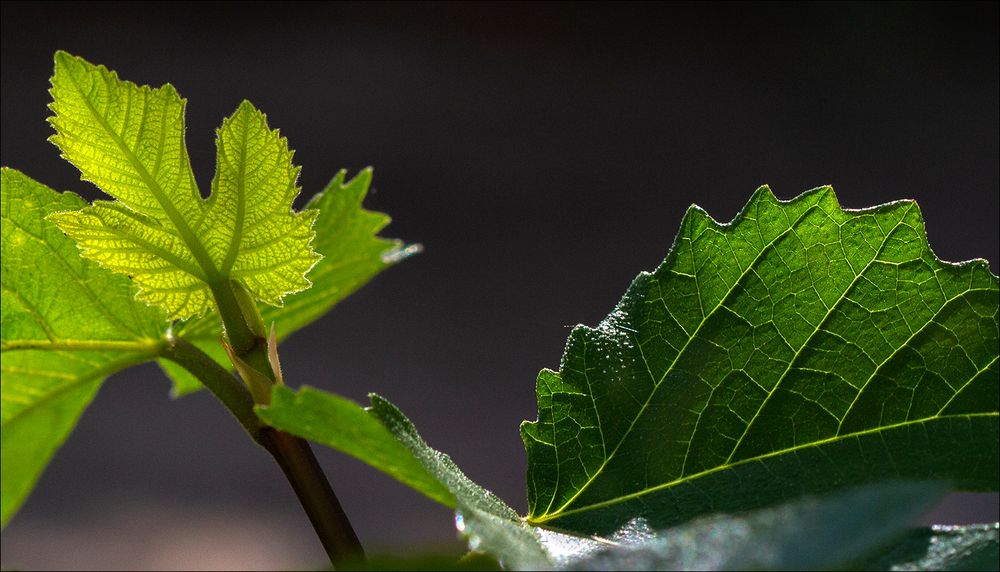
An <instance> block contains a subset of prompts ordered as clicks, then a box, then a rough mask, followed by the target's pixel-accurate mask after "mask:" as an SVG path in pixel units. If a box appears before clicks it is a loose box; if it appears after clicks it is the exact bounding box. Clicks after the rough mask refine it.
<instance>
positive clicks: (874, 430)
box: [528, 411, 998, 524]
mask: <svg viewBox="0 0 1000 572" xmlns="http://www.w3.org/2000/svg"><path fill="white" fill-rule="evenodd" d="M979 417H986V418H988V417H998V413H997V412H995V411H991V412H987V413H961V414H955V415H933V416H931V417H924V418H921V419H911V420H907V421H903V422H900V423H895V424H892V425H884V426H882V427H875V428H872V429H864V430H862V431H856V432H854V433H844V434H842V435H834V436H832V437H828V438H826V439H821V440H819V441H813V442H812V443H805V444H802V445H796V446H794V447H788V448H786V449H781V450H778V451H771V452H769V453H764V454H761V455H757V456H755V457H748V458H745V459H740V460H739V461H735V462H733V463H729V464H724V465H719V466H718V467H712V468H710V469H706V470H704V471H701V472H699V473H695V474H693V475H687V476H684V477H680V478H678V479H674V480H673V481H670V482H666V483H661V484H658V485H655V486H652V487H647V488H645V489H642V490H641V491H636V492H634V493H629V494H627V495H622V496H619V497H615V498H613V499H608V500H605V501H601V502H597V503H593V504H589V505H585V506H581V507H577V508H573V509H570V510H563V511H560V512H556V513H551V514H546V515H543V516H540V517H537V518H528V522H530V523H532V524H543V523H546V522H550V521H553V520H556V519H559V518H565V517H567V516H570V515H574V514H580V513H584V512H588V511H592V510H598V509H601V508H606V507H609V506H614V505H617V504H621V503H624V502H627V501H630V500H633V499H637V498H641V497H643V496H645V495H648V494H652V493H655V492H658V491H662V490H665V489H669V488H672V487H676V486H679V485H683V484H687V483H690V482H693V481H695V480H698V479H700V478H703V477H707V476H710V475H712V474H715V473H718V472H721V471H726V470H730V469H734V468H736V467H739V466H741V465H746V464H749V463H755V462H759V461H763V460H766V459H770V458H772V457H777V456H780V455H787V454H789V453H794V452H796V451H801V450H804V449H810V448H813V447H822V446H824V445H829V444H832V443H836V442H838V441H843V440H846V439H852V438H856V437H864V436H866V435H872V434H876V433H881V432H883V431H889V430H892V429H901V428H905V427H908V426H911V425H918V424H922V423H931V422H934V421H943V420H948V419H970V420H971V419H973V418H979Z"/></svg>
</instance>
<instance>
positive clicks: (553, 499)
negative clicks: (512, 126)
mask: <svg viewBox="0 0 1000 572" xmlns="http://www.w3.org/2000/svg"><path fill="white" fill-rule="evenodd" d="M997 302H998V289H997V278H996V276H993V275H992V274H991V273H990V271H989V267H988V266H987V264H986V263H985V261H982V260H978V261H971V262H968V263H963V264H949V263H945V262H942V261H940V260H938V259H937V257H935V256H934V254H933V253H932V252H931V250H930V248H929V247H928V245H927V240H926V235H925V232H924V223H923V219H922V217H921V215H920V211H919V210H918V208H917V206H916V204H915V203H913V202H912V201H899V202H894V203H890V204H886V205H882V206H878V207H874V208H871V209H865V210H860V211H850V210H844V209H842V208H841V207H840V205H839V204H838V203H837V200H836V197H835V196H834V194H833V190H832V189H831V188H829V187H822V188H819V189H815V190H812V191H808V192H806V193H804V194H803V195H801V196H799V197H798V198H796V199H793V200H791V201H788V202H781V201H778V200H777V199H775V198H774V195H773V194H772V193H771V192H770V190H769V189H767V188H761V189H760V190H758V192H757V193H755V194H754V196H753V197H752V198H751V200H750V202H749V203H748V204H747V206H746V207H745V208H744V209H743V211H742V212H741V213H740V214H739V215H737V217H736V218H735V219H734V220H733V222H731V223H729V224H719V223H716V222H715V221H714V220H712V219H711V218H710V217H708V216H707V215H706V214H705V213H704V211H701V210H700V209H697V208H696V207H693V208H692V209H690V210H689V212H688V214H687V216H686V217H685V218H684V221H683V223H682V225H681V230H680V232H679V234H678V236H677V239H676V240H675V242H674V245H673V248H672V250H671V251H670V253H669V254H668V256H667V258H666V260H665V261H664V262H663V264H662V265H660V267H659V268H657V269H656V271H655V272H653V273H642V274H640V275H639V276H638V277H637V278H636V279H635V281H634V282H633V283H632V285H631V286H630V287H629V289H628V291H627V292H626V294H625V296H624V298H622V300H621V302H620V303H619V304H618V306H617V308H615V310H614V311H613V312H612V313H611V314H610V315H609V316H608V317H607V318H606V319H605V320H604V321H603V322H601V324H600V325H599V326H597V327H596V328H588V327H583V326H580V327H578V328H576V329H574V330H573V332H572V333H571V334H570V338H569V341H568V342H567V345H566V351H565V354H564V356H563V360H562V364H561V366H560V371H559V372H558V373H556V372H551V371H543V372H542V373H541V374H540V375H539V377H538V383H537V391H538V421H536V422H533V423H525V424H524V426H523V428H522V433H523V436H524V441H525V446H526V448H527V450H528V465H529V467H528V489H529V495H528V496H529V509H530V513H529V517H530V521H531V522H534V523H538V524H542V523H546V524H548V525H551V526H556V527H559V528H561V529H564V530H572V531H576V532H581V533H599V534H600V533H608V532H610V531H614V530H616V529H617V528H619V527H620V526H622V525H623V524H624V523H626V522H628V521H629V520H631V519H633V518H637V517H642V518H646V519H648V520H649V523H650V525H651V526H653V527H654V528H664V527H668V526H673V525H676V524H678V523H681V522H684V521H686V520H689V519H691V518H693V517H696V516H698V515H701V514H707V513H711V512H717V511H726V512H737V511H744V510H749V509H753V508H756V507H759V506H765V505H768V504H772V503H775V502H780V501H783V500H787V499H789V498H791V497H793V496H796V495H799V494H803V493H820V492H823V491H825V490H829V489H832V488H834V487H840V486H844V485H849V484H861V483H865V482H871V481H877V480H882V479H939V480H945V481H950V482H952V483H954V484H955V485H957V486H959V487H961V488H965V489H973V490H997V483H998V459H997V457H998V455H997V442H998V430H997V404H998V401H1000V398H998V391H997V387H998V383H997V379H998V368H997V346H998V343H997V340H998V335H997V332H998V327H997V316H998V303H997Z"/></svg>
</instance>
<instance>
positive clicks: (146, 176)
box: [69, 73, 219, 282]
mask: <svg viewBox="0 0 1000 572" xmlns="http://www.w3.org/2000/svg"><path fill="white" fill-rule="evenodd" d="M69 75H70V80H71V81H72V82H73V86H74V87H75V88H76V90H77V93H79V95H80V99H82V100H83V102H84V104H85V105H86V106H87V109H88V110H89V111H90V113H91V115H92V116H93V117H94V118H95V119H96V120H97V122H98V123H99V124H100V126H101V127H102V128H103V129H104V131H105V132H106V133H107V134H108V136H109V137H111V140H112V141H114V143H115V144H116V145H117V146H118V148H119V149H121V151H122V152H123V153H124V154H125V157H126V158H127V159H128V160H129V162H130V163H131V164H132V167H133V168H134V169H135V170H136V171H137V172H138V173H139V176H140V177H141V178H142V181H143V183H145V184H146V187H147V188H149V190H150V192H151V193H152V194H153V198H155V199H156V201H157V202H158V203H159V204H160V206H161V207H162V208H163V211H164V212H165V213H166V214H167V217H168V218H169V219H170V222H171V223H172V224H173V225H174V228H176V229H177V231H178V232H179V233H180V235H181V240H183V241H184V244H185V245H187V247H188V250H189V251H190V252H191V254H192V255H193V256H194V258H195V260H196V261H197V262H198V265H199V266H200V267H201V268H202V270H204V272H205V275H204V276H199V278H201V279H202V280H205V281H206V282H207V281H209V280H218V279H219V271H218V269H216V267H215V264H214V263H213V262H212V259H211V257H209V255H208V251H207V250H206V249H205V246H204V245H203V244H202V243H201V241H200V240H199V239H198V237H197V236H196V235H195V234H194V232H193V231H192V230H191V228H190V227H189V226H188V225H187V221H186V220H185V219H184V216H183V215H181V213H180V211H178V210H177V207H176V206H174V204H173V202H172V201H170V199H169V197H167V195H166V192H165V191H164V190H163V188H162V187H160V184H159V183H158V182H157V181H156V180H155V179H154V178H153V176H152V175H151V174H150V173H149V171H147V170H146V167H145V166H144V165H143V164H142V162H141V161H140V160H139V158H138V157H137V156H136V155H135V153H134V152H133V151H132V149H131V147H129V146H128V144H126V143H125V140H124V139H122V138H121V137H120V136H119V135H118V133H117V132H116V131H115V130H114V129H113V128H112V127H111V124H110V123H108V121H107V120H106V119H105V118H104V117H103V116H102V115H101V114H100V113H98V110H97V108H95V107H94V104H93V103H92V102H91V101H90V98H89V97H88V95H87V93H85V92H84V90H83V87H82V86H81V85H80V83H79V81H78V79H77V77H76V74H72V73H71V74H69ZM125 89H126V96H127V97H129V98H131V97H132V94H131V93H128V91H127V89H128V88H125ZM149 93H150V94H156V91H153V90H150V92H149ZM164 104H165V105H168V102H164ZM181 146H182V147H183V146H184V143H183V142H182V143H181ZM161 147H162V145H161ZM158 152H160V153H162V148H161V149H159V151H158Z"/></svg>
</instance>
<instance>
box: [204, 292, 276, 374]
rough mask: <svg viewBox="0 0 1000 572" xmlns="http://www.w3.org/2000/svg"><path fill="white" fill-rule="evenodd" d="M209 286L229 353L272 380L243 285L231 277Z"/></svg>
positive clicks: (262, 337)
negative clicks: (222, 326)
mask: <svg viewBox="0 0 1000 572" xmlns="http://www.w3.org/2000/svg"><path fill="white" fill-rule="evenodd" d="M210 287H211V289H212V296H213V297H214V298H215V305H216V307H217V308H218V309H219V315H220V316H222V324H223V325H224V326H225V332H226V339H227V340H228V342H229V345H230V347H232V350H233V353H235V354H236V355H237V356H238V357H239V358H240V359H241V360H243V361H244V362H246V363H247V364H248V365H250V367H252V368H253V369H255V370H257V371H258V372H260V373H261V374H263V375H265V376H266V377H267V378H269V379H270V380H271V381H272V382H274V373H273V372H272V371H271V362H270V360H269V359H268V356H267V337H266V334H265V332H264V328H263V323H262V322H261V317H260V313H259V312H258V311H257V308H256V307H255V306H254V305H253V301H252V300H250V303H249V304H247V300H246V299H248V295H247V293H246V290H245V289H244V287H243V286H242V285H241V284H240V283H238V282H236V281H234V280H227V281H225V282H223V283H220V284H213V285H210Z"/></svg>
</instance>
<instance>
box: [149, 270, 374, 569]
mask: <svg viewBox="0 0 1000 572" xmlns="http://www.w3.org/2000/svg"><path fill="white" fill-rule="evenodd" d="M212 291H213V293H214V294H215V300H216V305H217V306H218V308H219V314H220V315H221V316H222V320H223V323H224V324H225V327H226V338H227V339H228V343H229V345H230V348H231V350H232V351H233V353H234V354H235V355H237V356H238V357H239V358H240V359H241V360H242V361H243V362H244V363H245V364H246V365H248V366H250V367H252V368H253V369H254V370H256V372H259V373H260V374H262V375H264V376H266V377H267V378H268V379H269V380H270V381H271V383H272V384H273V383H275V379H274V378H275V375H274V371H273V370H272V368H271V362H270V359H269V357H268V346H267V344H268V341H267V338H266V337H264V331H263V324H262V321H261V318H260V314H259V313H258V312H257V308H256V306H255V305H253V301H252V300H250V299H249V297H248V296H246V292H245V290H243V286H242V285H240V284H239V283H237V282H234V281H229V282H228V283H226V284H225V285H220V286H218V287H215V286H213V287H212ZM248 301H249V303H247V302H248ZM173 341H174V343H172V344H171V345H170V347H169V349H168V353H167V354H166V355H165V357H167V358H168V359H171V360H173V361H175V362H177V363H178V364H180V365H181V366H183V367H184V368H185V369H187V370H188V371H190V372H191V373H192V374H194V376H195V377H197V378H198V379H199V380H201V382H202V383H204V384H205V386H206V387H208V389H209V391H211V392H212V393H213V394H214V395H215V396H216V397H218V398H219V400H220V401H221V402H222V403H223V405H225V406H226V408H227V409H229V411H230V413H232V414H233V416H234V417H236V420H237V421H239V422H240V424H241V425H243V428H244V429H246V430H247V432H248V433H249V434H250V437H251V438H253V440H254V441H255V442H256V443H257V444H259V445H260V446H262V447H263V448H264V449H266V450H267V452H268V453H270V454H271V456H273V457H274V460H275V461H277V463H278V466H279V467H281V470H282V472H284V473H285V478H287V479H288V482H289V483H290V484H291V485H292V489H294V490H295V494H296V496H297V497H298V499H299V502H300V503H301V504H302V508H303V509H305V511H306V515H308V516H309V520H310V522H312V525H313V529H314V530H315V531H316V535H317V536H318V537H319V540H320V542H321V543H322V544H323V548H324V549H325V550H326V553H327V556H328V557H329V558H330V562H331V563H332V564H333V565H334V566H335V567H336V566H344V565H350V564H357V563H360V562H363V561H364V557H365V553H364V549H363V548H362V547H361V542H360V541H359V540H358V535H357V533H355V532H354V527H353V526H351V521H350V520H349V519H348V518H347V514H346V513H345V512H344V509H343V507H342V506H341V504H340V501H339V500H338V499H337V495H336V494H335V493H334V492H333V488H332V487H331V486H330V483H329V481H328V480H327V478H326V475H325V474H323V469H322V467H320V465H319V462H318V461H317V460H316V456H315V455H314V454H313V452H312V449H311V448H310V447H309V443H307V442H306V441H305V440H303V439H300V438H298V437H295V436H293V435H291V434H289V433H285V432H283V431H278V430H276V429H274V428H272V427H269V426H267V425H265V424H264V423H263V422H261V421H260V419H259V418H258V417H257V414H256V413H255V412H254V410H253V407H254V400H253V397H252V395H251V393H250V391H249V390H248V389H247V387H246V386H245V385H243V384H242V383H240V382H239V381H238V380H237V379H236V378H235V377H233V375H232V374H230V373H229V372H228V371H226V369H225V368H223V367H222V366H220V365H219V364H218V363H216V362H215V361H213V360H212V359H211V358H210V357H208V356H207V355H205V354H204V353H203V352H202V351H201V350H199V349H198V348H197V347H195V346H193V345H191V344H190V343H189V342H187V341H185V340H182V339H174V340H173Z"/></svg>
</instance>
